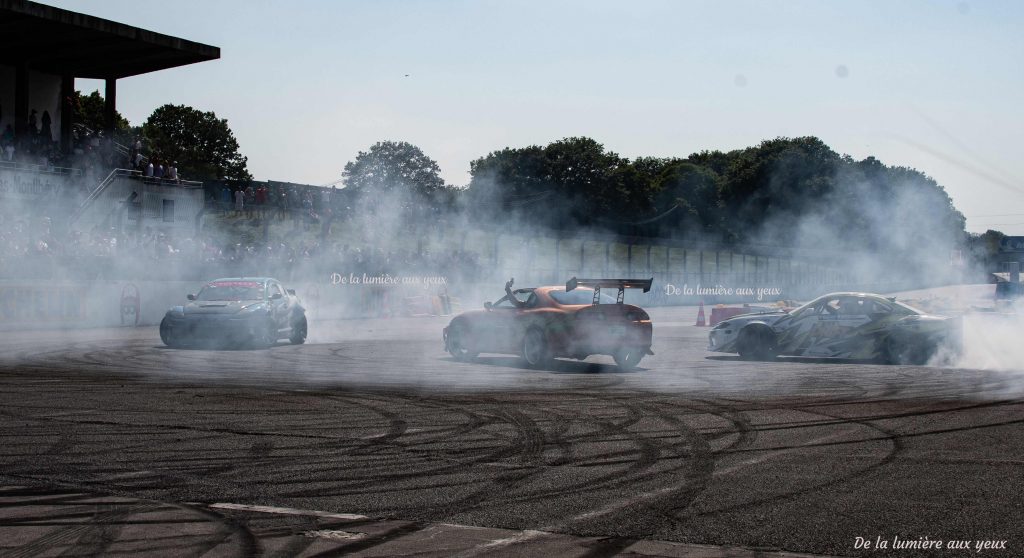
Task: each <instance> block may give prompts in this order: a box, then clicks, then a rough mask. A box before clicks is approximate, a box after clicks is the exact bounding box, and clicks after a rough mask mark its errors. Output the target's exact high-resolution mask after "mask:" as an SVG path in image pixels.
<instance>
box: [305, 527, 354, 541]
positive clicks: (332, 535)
mask: <svg viewBox="0 0 1024 558" xmlns="http://www.w3.org/2000/svg"><path fill="white" fill-rule="evenodd" d="M302 534H303V535H304V536H306V537H310V538H314V539H331V540H333V541H358V540H359V539H363V538H366V533H350V532H348V531H331V530H329V529H321V530H319V531H306V532H304V533H302Z"/></svg>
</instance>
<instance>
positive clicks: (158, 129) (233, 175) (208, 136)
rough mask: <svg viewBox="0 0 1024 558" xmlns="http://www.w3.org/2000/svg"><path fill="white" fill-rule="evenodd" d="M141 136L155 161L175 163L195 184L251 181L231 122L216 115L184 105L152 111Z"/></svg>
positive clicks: (245, 159) (184, 175) (179, 171)
mask: <svg viewBox="0 0 1024 558" xmlns="http://www.w3.org/2000/svg"><path fill="white" fill-rule="evenodd" d="M142 133H143V135H144V136H145V139H146V142H147V144H148V146H149V148H150V152H151V154H152V155H153V156H154V157H157V158H158V159H160V160H165V161H168V162H176V163H177V164H176V166H177V167H178V173H179V174H180V175H181V176H183V177H185V178H189V179H192V180H251V179H252V175H250V174H249V171H248V169H247V168H246V163H247V158H246V157H245V156H243V155H242V154H241V153H239V147H238V141H237V140H236V139H235V135H234V134H233V133H232V132H231V128H230V127H229V126H228V121H227V120H225V119H220V118H217V115H216V114H214V113H213V112H203V111H200V110H198V109H195V108H192V107H188V106H185V105H164V106H162V107H159V108H157V109H156V110H155V111H153V114H151V115H150V116H149V119H147V120H146V123H145V124H143V126H142Z"/></svg>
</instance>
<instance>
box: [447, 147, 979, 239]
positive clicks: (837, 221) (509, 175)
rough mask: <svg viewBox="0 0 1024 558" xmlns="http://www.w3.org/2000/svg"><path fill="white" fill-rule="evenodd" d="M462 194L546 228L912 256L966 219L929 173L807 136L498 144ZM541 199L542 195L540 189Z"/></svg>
mask: <svg viewBox="0 0 1024 558" xmlns="http://www.w3.org/2000/svg"><path fill="white" fill-rule="evenodd" d="M470 175H471V177H472V178H471V182H470V185H469V191H468V193H467V198H468V199H470V200H471V201H472V203H473V205H474V206H475V207H477V208H479V209H480V212H481V213H482V214H484V215H489V216H493V214H494V212H495V210H498V211H500V212H502V213H505V214H509V213H511V214H514V215H517V216H518V217H519V218H521V219H524V220H527V221H529V222H532V223H536V224H540V225H543V226H547V227H551V228H560V229H566V228H573V227H579V226H599V227H601V228H604V229H607V230H610V231H611V232H617V233H620V234H629V235H636V234H642V235H659V236H667V235H677V236H678V235H684V236H689V237H694V236H695V237H696V238H700V239H704V240H711V241H719V242H726V243H743V242H756V243H758V244H762V245H765V244H768V245H776V246H798V245H799V246H808V245H811V244H817V245H818V246H820V247H821V248H822V249H825V250H831V251H835V252H841V251H842V250H847V249H855V250H861V251H865V250H877V251H885V252H888V253H890V254H893V255H897V256H900V257H902V256H907V257H916V256H917V255H919V253H920V252H924V251H926V250H923V249H922V247H925V246H928V247H937V246H950V247H953V246H957V245H960V244H962V243H963V242H964V240H965V238H966V235H965V233H964V218H963V215H961V214H960V213H959V212H958V211H957V210H956V208H955V207H954V206H953V203H952V200H951V199H950V198H949V196H948V195H947V194H946V192H945V190H944V189H943V188H942V187H941V186H940V185H938V184H937V183H936V182H935V181H934V180H933V179H932V178H930V177H928V176H927V175H925V174H923V173H921V172H919V171H917V170H914V169H909V168H904V167H889V166H886V165H885V164H883V163H881V162H880V161H878V160H877V159H874V158H872V157H869V158H867V159H864V160H863V161H856V160H853V159H852V158H850V157H848V156H843V155H840V154H838V153H836V152H835V151H833V150H832V149H831V148H830V147H829V146H828V145H826V144H825V143H824V142H822V141H821V140H820V139H818V138H815V137H800V138H776V139H771V140H766V141H764V142H761V143H760V144H759V145H756V146H753V147H749V148H746V149H740V150H735V151H730V152H721V151H701V152H698V153H694V154H692V155H690V156H688V157H686V158H653V157H639V158H637V159H634V160H632V161H631V160H629V159H624V158H621V157H619V156H618V155H617V154H615V153H612V152H609V151H606V150H605V149H604V147H603V146H602V145H601V144H600V143H598V142H596V141H594V140H592V139H589V138H566V139H563V140H560V141H556V142H553V143H551V144H549V145H547V146H537V145H533V146H528V147H524V148H505V149H501V150H498V151H494V152H492V153H490V154H488V155H486V156H485V157H482V158H480V159H477V160H475V161H473V162H472V163H471V164H470ZM542 194H544V195H542Z"/></svg>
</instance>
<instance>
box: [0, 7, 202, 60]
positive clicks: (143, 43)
mask: <svg viewBox="0 0 1024 558" xmlns="http://www.w3.org/2000/svg"><path fill="white" fill-rule="evenodd" d="M217 58H220V49H219V48H217V47H214V46H210V45H204V44H201V43H194V42H192V41H186V40H185V39H181V38H178V37H172V36H170V35H163V34H160V33H155V32H153V31H147V30H145V29H140V28H138V27H132V26H130V25H124V24H122V23H117V22H114V21H110V20H106V19H101V18H98V17H92V16H88V15H85V14H80V13H77V12H71V11H68V10H62V9H60V8H54V7H52V6H46V5H43V4H37V3H35V2H29V1H27V0H0V63H3V64H12V65H19V64H21V63H25V62H27V63H28V64H29V65H30V66H31V68H32V69H35V70H40V71H44V72H52V73H55V74H63V73H69V74H71V75H72V76H74V77H82V78H95V79H109V78H113V79H118V78H123V77H127V76H134V75H138V74H145V73H149V72H155V71H157V70H164V69H167V68H174V67H176V66H184V65H186V64H194V63H196V62H205V61H207V60H216V59H217Z"/></svg>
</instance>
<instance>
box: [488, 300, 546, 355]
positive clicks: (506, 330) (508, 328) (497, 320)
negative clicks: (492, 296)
mask: <svg viewBox="0 0 1024 558" xmlns="http://www.w3.org/2000/svg"><path fill="white" fill-rule="evenodd" d="M516 294H519V295H522V294H524V293H520V292H517V293H516ZM531 295H532V293H531ZM533 300H536V297H535V296H534V297H533ZM526 311H528V310H527V309H526V308H519V307H517V306H516V305H515V304H513V303H512V301H511V300H510V299H509V297H508V295H506V296H503V297H501V298H500V299H498V301H497V302H495V303H494V304H492V305H491V307H490V309H488V310H487V311H485V312H484V315H483V316H482V317H481V319H480V322H479V326H478V329H477V332H476V335H477V341H478V344H479V346H480V347H486V348H487V349H486V351H490V352H498V353H518V352H519V343H520V340H521V337H522V332H521V331H519V330H520V329H521V325H520V323H521V321H522V316H523V313H524V312H526Z"/></svg>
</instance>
